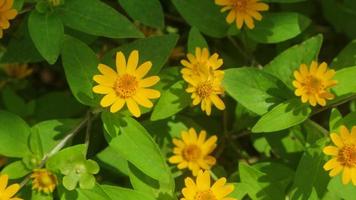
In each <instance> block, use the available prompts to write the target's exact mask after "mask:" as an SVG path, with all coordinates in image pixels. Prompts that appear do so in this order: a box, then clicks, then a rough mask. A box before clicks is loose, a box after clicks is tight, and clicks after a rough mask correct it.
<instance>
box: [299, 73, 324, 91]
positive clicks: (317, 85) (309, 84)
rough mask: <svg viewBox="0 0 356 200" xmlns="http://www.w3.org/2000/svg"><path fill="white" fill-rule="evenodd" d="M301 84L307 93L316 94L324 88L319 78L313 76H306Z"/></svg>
mask: <svg viewBox="0 0 356 200" xmlns="http://www.w3.org/2000/svg"><path fill="white" fill-rule="evenodd" d="M303 86H304V88H305V90H306V92H307V93H308V94H316V93H319V92H320V91H322V90H324V85H323V84H322V82H321V80H320V79H318V78H316V77H314V76H308V77H307V78H306V80H305V82H304V84H303Z"/></svg>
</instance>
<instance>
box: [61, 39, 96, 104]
mask: <svg viewBox="0 0 356 200" xmlns="http://www.w3.org/2000/svg"><path fill="white" fill-rule="evenodd" d="M62 62H63V66H64V72H65V74H66V78H67V81H68V83H69V87H70V89H71V91H72V93H73V95H74V96H75V97H76V99H77V100H78V101H79V102H81V103H82V104H85V105H89V106H90V105H96V104H97V102H98V98H97V96H96V95H94V93H93V91H92V88H93V84H94V81H93V76H94V75H95V74H98V70H97V66H98V60H97V58H96V55H95V53H94V52H93V51H92V50H91V49H90V47H88V46H87V45H86V44H85V43H83V42H81V41H79V40H77V39H75V38H72V37H70V36H66V37H65V39H64V44H63V49H62Z"/></svg>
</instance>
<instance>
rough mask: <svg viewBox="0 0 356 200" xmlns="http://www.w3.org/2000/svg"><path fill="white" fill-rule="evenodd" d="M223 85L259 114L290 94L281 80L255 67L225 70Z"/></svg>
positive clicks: (232, 94)
mask: <svg viewBox="0 0 356 200" xmlns="http://www.w3.org/2000/svg"><path fill="white" fill-rule="evenodd" d="M223 85H224V88H225V90H226V91H227V93H228V94H229V95H231V96H232V97H233V98H234V99H235V100H236V101H238V102H239V103H241V104H242V105H243V106H244V107H246V108H247V109H249V110H251V111H253V112H255V113H256V114H259V115H263V114H264V113H266V112H268V111H269V110H270V109H271V108H272V107H273V106H274V105H276V104H278V103H280V102H283V101H284V100H285V99H286V98H288V96H290V92H289V91H288V89H287V88H286V87H285V85H284V84H283V83H282V82H281V81H279V80H278V79H277V78H275V77H273V76H271V75H270V74H268V73H266V72H263V71H262V70H259V69H255V68H246V67H245V68H234V69H228V70H225V76H224V80H223Z"/></svg>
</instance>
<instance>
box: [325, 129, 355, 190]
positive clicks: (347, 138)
mask: <svg viewBox="0 0 356 200" xmlns="http://www.w3.org/2000/svg"><path fill="white" fill-rule="evenodd" d="M330 137H331V140H332V141H333V143H334V144H335V146H326V147H325V148H324V149H323V152H324V153H325V154H326V155H330V156H332V159H331V160H329V161H328V162H327V163H326V164H325V165H324V169H325V170H326V171H329V170H331V171H330V173H329V175H330V176H331V177H334V176H336V175H338V174H339V173H341V172H343V174H342V183H343V184H348V183H349V182H350V181H352V183H353V185H355V186H356V126H353V127H352V130H351V132H350V131H349V130H348V129H347V128H346V127H345V126H341V127H340V134H337V133H331V134H330Z"/></svg>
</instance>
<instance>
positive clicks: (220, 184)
mask: <svg viewBox="0 0 356 200" xmlns="http://www.w3.org/2000/svg"><path fill="white" fill-rule="evenodd" d="M225 183H226V178H219V179H218V180H217V181H216V182H215V183H214V184H213V186H212V187H211V190H212V191H213V192H214V193H215V192H216V191H217V190H219V189H220V188H221V187H223V186H224V185H225Z"/></svg>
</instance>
